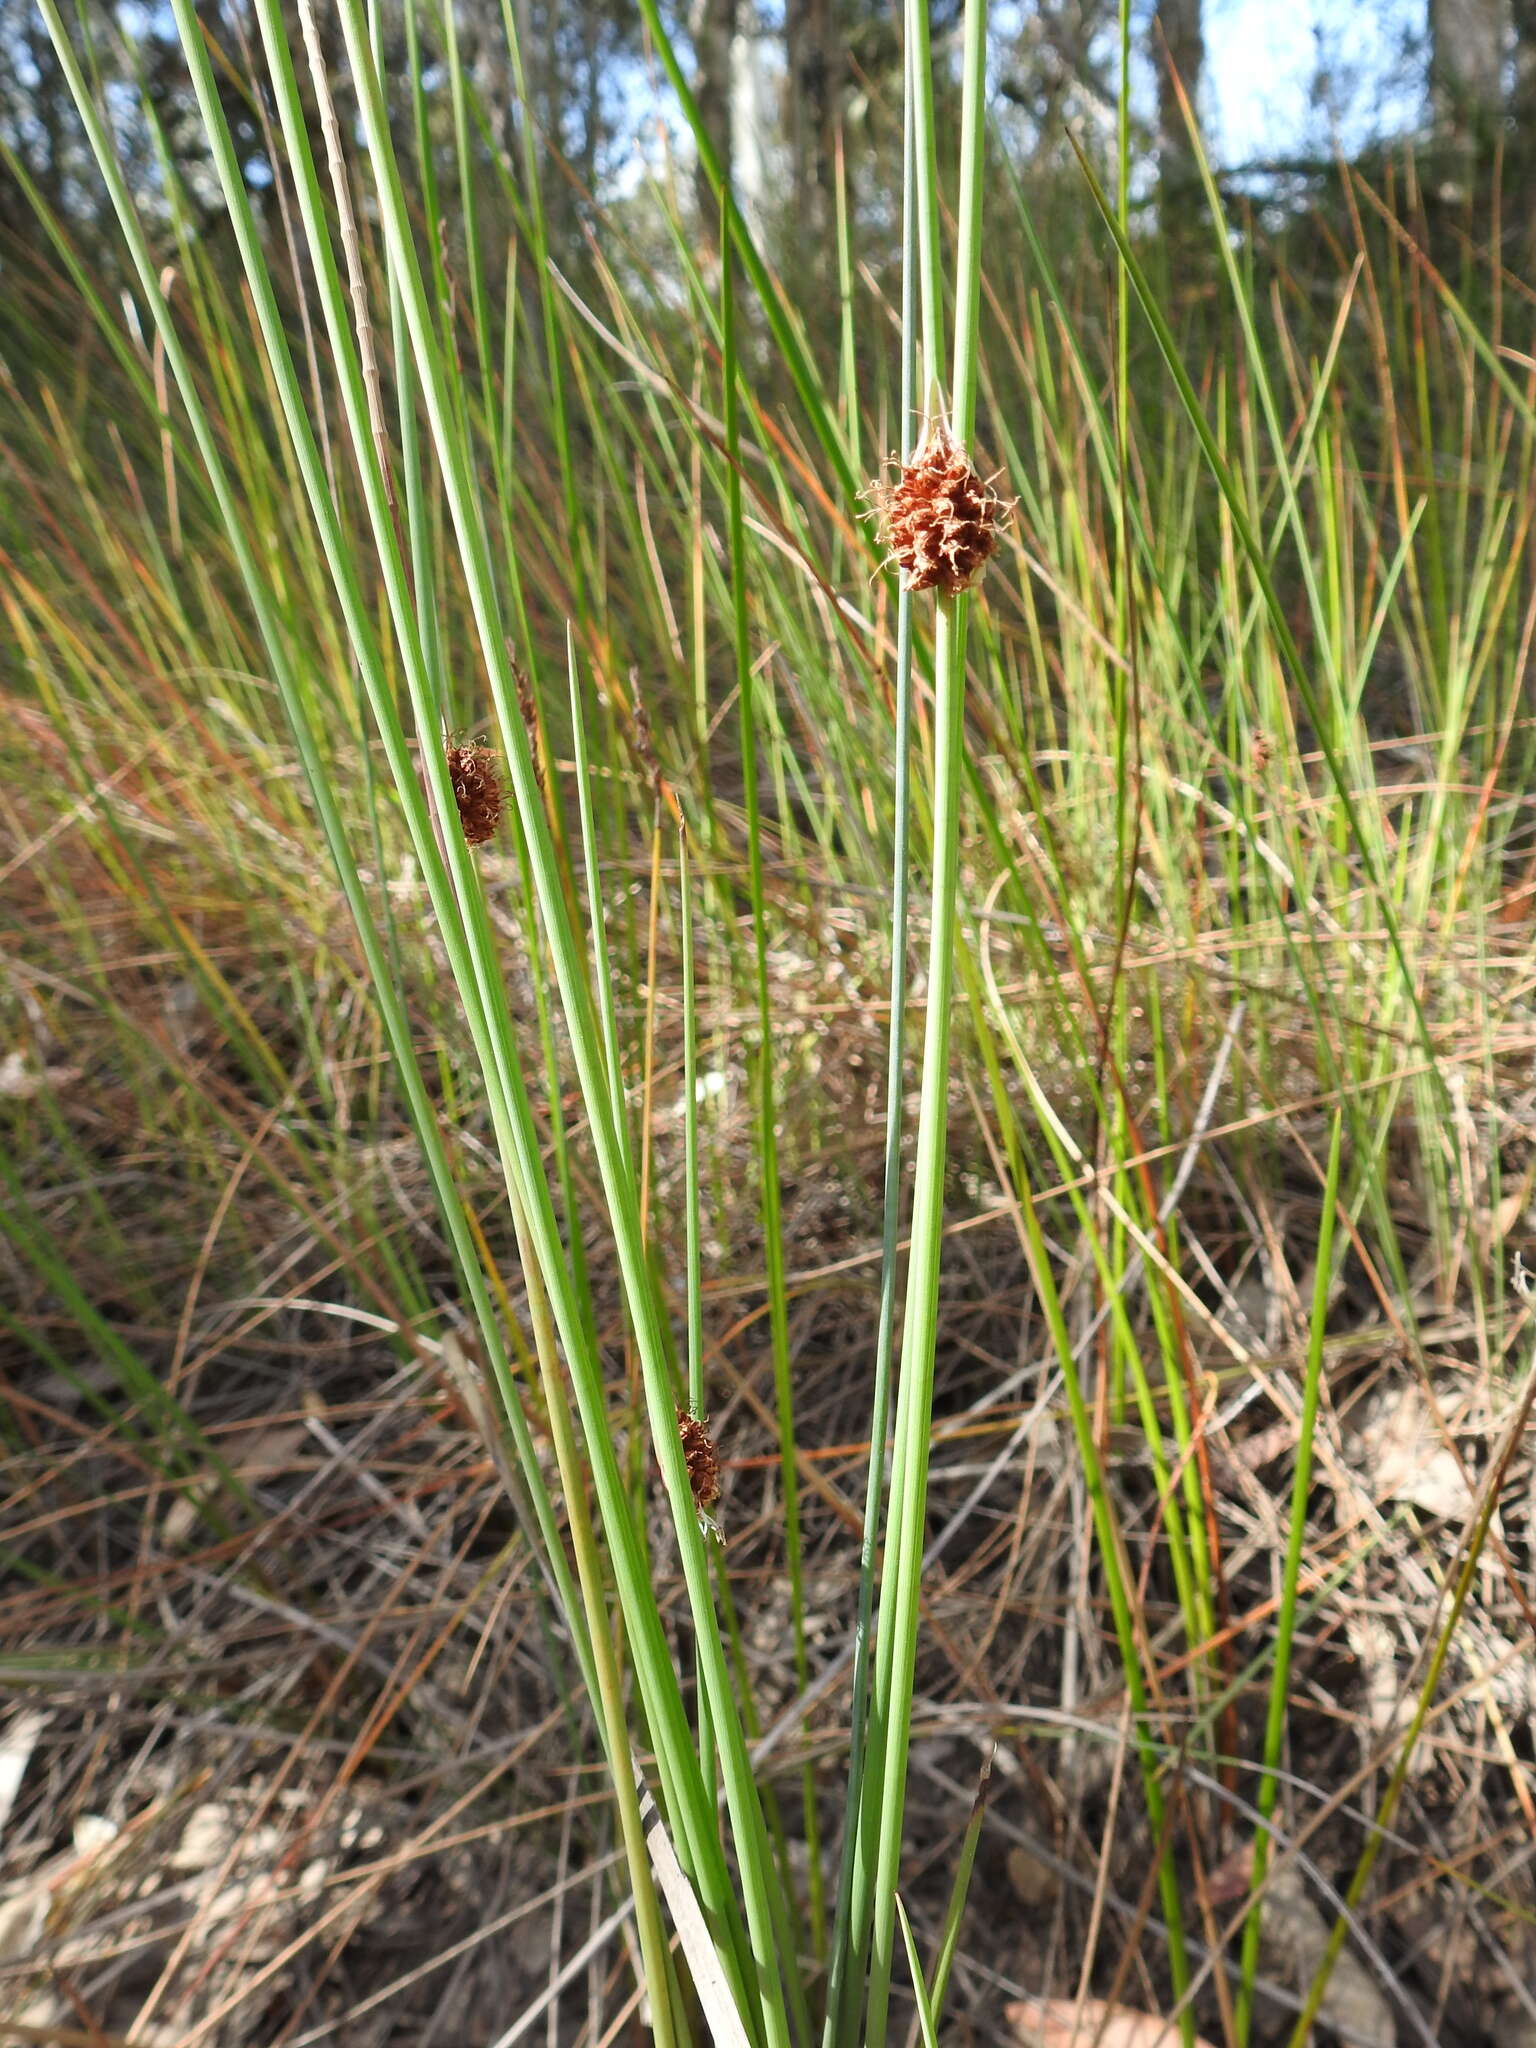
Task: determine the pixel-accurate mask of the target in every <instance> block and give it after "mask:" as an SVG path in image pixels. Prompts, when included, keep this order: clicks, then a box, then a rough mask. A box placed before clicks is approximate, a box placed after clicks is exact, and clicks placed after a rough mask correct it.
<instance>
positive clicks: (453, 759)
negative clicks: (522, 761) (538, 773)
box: [448, 747, 501, 846]
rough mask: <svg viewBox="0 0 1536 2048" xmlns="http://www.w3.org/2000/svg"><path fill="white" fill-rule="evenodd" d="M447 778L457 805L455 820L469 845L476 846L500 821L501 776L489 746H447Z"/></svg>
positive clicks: (492, 831) (487, 837) (493, 830)
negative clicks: (456, 817)
mask: <svg viewBox="0 0 1536 2048" xmlns="http://www.w3.org/2000/svg"><path fill="white" fill-rule="evenodd" d="M448 780H449V781H450V782H451V783H452V784H453V800H454V802H455V803H456V804H457V805H458V807H459V823H460V825H462V826H463V828H464V838H465V841H466V843H467V844H468V845H470V846H480V845H482V844H483V843H484V841H486V840H487V839H489V838H490V837H491V835H492V834H493V833H494V832H495V830H496V827H497V826H498V825H499V824H500V823H501V777H500V776H499V775H498V774H497V772H496V756H495V755H494V754H493V753H492V752H491V750H490V748H489V747H450V748H449V749H448Z"/></svg>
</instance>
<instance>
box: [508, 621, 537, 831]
mask: <svg viewBox="0 0 1536 2048" xmlns="http://www.w3.org/2000/svg"><path fill="white" fill-rule="evenodd" d="M505 644H506V649H507V660H508V662H509V663H510V665H511V669H512V680H513V682H514V683H515V684H516V686H517V708H518V710H519V711H520V712H521V713H522V714H523V725H524V727H525V728H526V730H527V733H528V751H529V753H530V754H531V755H532V756H533V779H534V781H535V782H536V783H537V784H538V785H539V795H540V796H543V795H544V794H545V789H544V748H543V744H542V742H541V740H540V737H539V707H538V705H537V704H536V703H535V702H534V696H533V685H532V683H531V682H529V680H528V671H527V670H526V669H525V668H524V667H523V665H522V663H521V662H520V661H519V660H518V658H517V656H516V655H515V654H514V653H513V652H512V642H511V641H510V640H508V641H507V642H506V643H505Z"/></svg>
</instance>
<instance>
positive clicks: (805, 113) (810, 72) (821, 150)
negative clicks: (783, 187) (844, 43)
mask: <svg viewBox="0 0 1536 2048" xmlns="http://www.w3.org/2000/svg"><path fill="white" fill-rule="evenodd" d="M834 36H835V29H834V25H833V19H832V0H787V4H786V6H785V9H784V57H785V64H784V91H785V97H786V99H787V100H788V102H789V104H788V106H787V108H786V109H785V115H786V119H785V123H784V125H785V128H786V130H787V132H788V135H789V146H790V162H791V165H792V172H791V175H792V178H793V181H794V183H793V190H794V195H795V219H796V222H797V223H798V226H797V233H798V234H800V235H801V236H803V237H806V238H814V239H819V238H820V237H821V236H822V235H823V234H825V233H826V232H827V230H828V228H829V226H830V223H831V219H832V78H833V72H834V69H835V66H836V58H837V53H836V50H835V49H834V47H833V42H834Z"/></svg>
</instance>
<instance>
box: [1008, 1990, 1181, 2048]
mask: <svg viewBox="0 0 1536 2048" xmlns="http://www.w3.org/2000/svg"><path fill="white" fill-rule="evenodd" d="M1003 2018H1004V2019H1005V2020H1006V2021H1007V2022H1008V2024H1009V2026H1010V2027H1012V2028H1013V2031H1014V2033H1015V2034H1016V2035H1017V2036H1018V2039H1019V2043H1020V2048H1173V2044H1174V2043H1175V2042H1176V2041H1177V2040H1178V2038H1179V2024H1178V2021H1177V2020H1163V2019H1158V2018H1157V2017H1156V2015H1155V2014H1153V2013H1145V2012H1128V2011H1127V2010H1126V2008H1125V2007H1124V2006H1123V2005H1105V2004H1104V2003H1103V2001H1102V2000H1100V1999H1097V1998H1085V1999H1082V2000H1081V2001H1079V2000H1077V1999H1075V1998H1022V1999H1020V2000H1019V2001H1018V2003H1017V2004H1015V2005H1005V2006H1004V2007H1003ZM1195 2048H1211V2044H1210V2042H1209V2041H1197V2042H1196V2043H1195Z"/></svg>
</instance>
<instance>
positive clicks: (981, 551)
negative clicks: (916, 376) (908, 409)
mask: <svg viewBox="0 0 1536 2048" xmlns="http://www.w3.org/2000/svg"><path fill="white" fill-rule="evenodd" d="M891 459H892V461H893V462H894V461H895V460H896V458H895V457H894V456H893V457H892V458H891ZM899 469H900V473H899V475H898V476H897V478H896V481H895V483H893V484H884V483H882V484H877V485H876V486H875V490H874V498H875V505H876V508H877V509H878V511H879V514H880V530H881V535H882V537H883V539H884V541H885V544H886V546H887V547H888V548H889V550H890V559H891V560H892V561H893V562H894V563H895V564H896V567H897V568H898V569H899V570H900V571H901V580H902V583H903V585H904V586H905V588H906V589H908V590H939V591H942V592H943V593H944V595H945V596H946V597H954V596H955V595H956V594H957V592H959V591H962V590H969V589H970V587H971V585H972V584H973V583H974V582H975V581H976V578H977V577H978V576H979V575H980V574H981V572H982V569H983V567H984V566H985V564H986V561H987V557H988V556H989V555H990V554H991V553H992V550H993V549H994V548H995V547H996V546H997V529H998V525H999V523H1000V522H1001V521H1002V520H1003V519H1004V518H1006V517H1007V515H1008V514H1009V513H1010V512H1011V511H1012V510H1013V506H1012V505H1011V504H1010V503H1009V502H1008V501H1006V500H1005V499H1002V498H1000V497H999V496H998V495H997V493H996V492H995V491H994V490H993V488H992V485H991V483H990V482H989V481H987V480H986V479H984V478H982V477H980V476H978V475H977V473H976V471H975V470H974V469H973V468H972V466H971V460H970V457H969V456H968V455H967V454H966V452H965V450H964V449H963V448H962V447H961V446H960V445H959V443H958V442H957V441H956V440H955V438H954V436H953V435H952V434H951V433H950V431H949V427H948V425H947V423H946V422H945V421H944V420H943V419H942V418H941V419H939V420H937V421H933V422H931V423H930V424H929V425H928V426H927V427H925V428H924V429H923V436H922V439H921V440H920V441H919V442H918V444H917V446H916V448H915V449H914V450H913V451H912V458H911V460H910V461H909V462H906V463H902V464H900V465H899Z"/></svg>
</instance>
